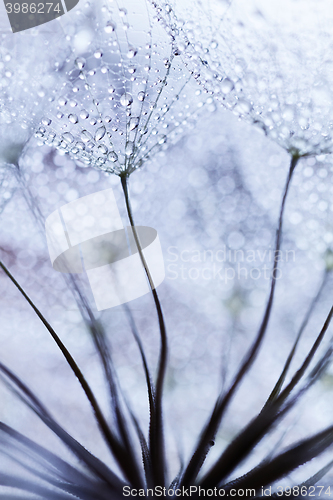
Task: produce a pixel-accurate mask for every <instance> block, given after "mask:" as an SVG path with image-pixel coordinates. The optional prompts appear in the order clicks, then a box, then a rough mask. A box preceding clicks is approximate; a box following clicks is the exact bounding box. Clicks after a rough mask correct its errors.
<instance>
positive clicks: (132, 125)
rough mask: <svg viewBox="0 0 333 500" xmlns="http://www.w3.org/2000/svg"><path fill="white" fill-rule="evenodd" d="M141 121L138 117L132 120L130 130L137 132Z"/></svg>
mask: <svg viewBox="0 0 333 500" xmlns="http://www.w3.org/2000/svg"><path fill="white" fill-rule="evenodd" d="M139 121H140V119H139V118H137V117H133V118H131V119H130V122H129V129H130V130H135V129H136V128H137V126H138V125H139Z"/></svg>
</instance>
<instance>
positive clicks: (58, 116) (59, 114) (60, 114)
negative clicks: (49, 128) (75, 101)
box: [57, 111, 64, 120]
mask: <svg viewBox="0 0 333 500" xmlns="http://www.w3.org/2000/svg"><path fill="white" fill-rule="evenodd" d="M63 117H64V115H63V113H60V111H59V113H57V118H58V120H61V118H63Z"/></svg>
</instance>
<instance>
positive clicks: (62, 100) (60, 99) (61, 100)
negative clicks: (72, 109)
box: [58, 97, 67, 106]
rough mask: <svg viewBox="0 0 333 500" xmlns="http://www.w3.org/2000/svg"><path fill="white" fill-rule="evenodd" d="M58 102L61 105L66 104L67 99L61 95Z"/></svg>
mask: <svg viewBox="0 0 333 500" xmlns="http://www.w3.org/2000/svg"><path fill="white" fill-rule="evenodd" d="M58 104H59V106H66V104H67V99H65V98H64V97H59V99H58Z"/></svg>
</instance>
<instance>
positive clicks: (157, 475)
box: [121, 174, 168, 486]
mask: <svg viewBox="0 0 333 500" xmlns="http://www.w3.org/2000/svg"><path fill="white" fill-rule="evenodd" d="M121 185H122V188H123V192H124V196H125V202H126V209H127V215H128V218H129V221H130V224H131V227H132V230H133V235H134V239H135V243H136V246H137V248H138V252H139V255H140V259H141V262H142V265H143V267H144V269H145V272H146V275H147V278H148V281H149V286H150V289H151V292H152V295H153V299H154V303H155V308H156V312H157V317H158V323H159V329H160V336H161V348H160V356H159V361H158V372H157V381H156V393H155V405H154V411H153V412H152V414H151V420H150V436H149V443H150V454H151V463H152V469H153V476H154V479H155V484H156V486H164V485H165V474H166V461H165V452H164V435H163V418H162V399H163V385H164V379H165V374H166V368H167V359H168V342H167V334H166V327H165V322H164V317H163V311H162V307H161V304H160V300H159V298H158V295H157V292H156V290H155V286H154V282H153V279H152V276H151V274H150V271H149V268H148V265H147V262H146V259H145V257H144V255H143V251H142V247H141V244H140V241H139V237H138V233H137V231H136V228H135V224H134V218H133V212H132V208H131V204H130V199H129V193H128V176H127V175H126V174H123V175H122V176H121Z"/></svg>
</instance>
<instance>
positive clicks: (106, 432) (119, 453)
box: [0, 261, 142, 487]
mask: <svg viewBox="0 0 333 500" xmlns="http://www.w3.org/2000/svg"><path fill="white" fill-rule="evenodd" d="M0 268H1V269H2V270H3V271H4V273H5V274H6V275H7V276H8V278H9V279H10V280H11V281H12V283H13V284H14V285H15V286H16V288H17V289H18V290H19V292H20V293H21V294H22V296H23V297H24V298H25V300H26V301H27V302H28V304H29V305H30V306H31V308H32V309H33V310H34V312H35V313H36V314H37V316H38V318H39V319H40V320H41V322H42V323H43V324H44V326H45V327H46V329H47V330H48V332H49V333H50V335H51V336H52V338H53V340H54V341H55V342H56V344H57V346H58V347H59V349H60V351H61V352H62V354H63V355H64V357H65V359H66V361H67V363H68V365H69V366H70V368H71V369H72V371H73V372H74V374H75V376H76V377H77V379H78V381H79V382H80V384H81V387H82V389H83V391H84V392H85V394H86V396H87V399H88V401H89V402H90V404H91V407H92V409H93V411H94V414H95V417H96V421H97V423H98V426H99V428H100V430H101V433H102V435H103V436H104V438H105V440H106V442H107V444H108V446H109V448H110V451H111V452H112V454H113V455H114V456H115V457H116V458H117V460H118V463H119V464H120V467H121V469H122V471H123V473H124V475H125V477H126V478H127V479H128V480H130V481H132V482H133V484H136V485H138V486H139V487H140V486H142V479H141V477H140V476H139V475H138V471H136V470H134V471H133V470H132V469H130V468H128V457H127V456H126V452H125V450H124V448H123V445H122V444H121V443H120V442H119V441H118V439H117V437H116V436H115V435H114V434H113V432H112V431H111V429H110V427H109V425H108V423H107V421H106V419H105V417H104V415H103V412H102V410H101V408H100V406H99V404H98V402H97V400H96V398H95V395H94V393H93V391H92V389H91V387H90V385H89V384H88V382H87V380H86V379H85V377H84V375H83V373H82V372H81V370H80V368H79V366H78V365H77V363H76V362H75V360H74V358H73V357H72V355H71V354H70V352H69V351H68V349H67V348H66V346H65V345H64V344H63V342H62V341H61V339H60V338H59V337H58V335H57V333H56V332H55V331H54V329H53V328H52V326H51V325H50V324H49V322H48V321H47V320H46V318H45V317H44V316H43V314H42V313H41V312H40V310H39V309H38V308H37V307H36V305H35V304H34V303H33V301H32V300H31V299H30V297H29V296H28V295H27V294H26V292H25V291H24V290H23V288H22V287H21V286H20V284H19V283H18V282H17V281H16V279H15V278H14V276H13V275H12V274H11V273H10V271H9V270H8V269H7V267H6V266H5V265H4V264H3V262H1V261H0Z"/></svg>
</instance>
